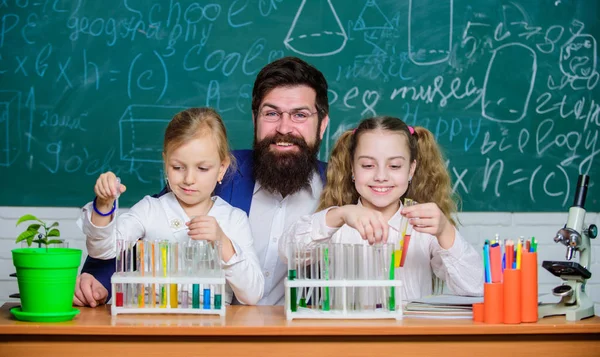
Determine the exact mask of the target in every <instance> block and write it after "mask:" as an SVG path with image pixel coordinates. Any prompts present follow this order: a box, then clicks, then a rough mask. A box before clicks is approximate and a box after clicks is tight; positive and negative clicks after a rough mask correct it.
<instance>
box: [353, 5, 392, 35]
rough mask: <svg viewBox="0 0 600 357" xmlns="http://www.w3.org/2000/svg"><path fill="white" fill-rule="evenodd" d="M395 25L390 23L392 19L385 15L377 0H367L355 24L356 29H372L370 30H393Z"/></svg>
mask: <svg viewBox="0 0 600 357" xmlns="http://www.w3.org/2000/svg"><path fill="white" fill-rule="evenodd" d="M393 29H394V26H392V24H391V23H390V20H388V18H387V17H386V16H385V14H384V13H383V11H381V9H380V8H379V6H378V5H377V2H375V0H367V3H366V4H365V6H364V7H363V8H362V11H361V12H360V15H358V19H357V20H356V24H354V28H353V30H354V31H370V30H393Z"/></svg>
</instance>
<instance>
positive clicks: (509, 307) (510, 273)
mask: <svg viewBox="0 0 600 357" xmlns="http://www.w3.org/2000/svg"><path fill="white" fill-rule="evenodd" d="M503 321H504V323H505V324H518V323H521V270H519V269H505V270H504V317H503Z"/></svg>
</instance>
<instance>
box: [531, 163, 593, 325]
mask: <svg viewBox="0 0 600 357" xmlns="http://www.w3.org/2000/svg"><path fill="white" fill-rule="evenodd" d="M589 180H590V177H589V176H587V175H579V179H578V180H577V189H576V191H575V200H574V202H573V206H571V208H570V209H569V217H568V219H567V224H566V225H565V226H564V227H563V228H561V229H560V230H559V231H558V232H557V233H556V237H554V241H555V242H556V243H559V242H560V243H562V244H564V245H565V246H567V256H566V259H567V260H568V261H567V262H561V261H544V262H543V263H542V267H544V268H545V269H546V270H548V271H549V272H551V273H552V274H554V275H555V276H558V277H559V278H561V279H562V280H564V282H563V284H562V285H559V286H557V287H555V288H554V289H552V294H553V295H555V296H558V297H560V298H561V300H560V301H559V302H558V303H554V304H542V305H540V306H539V309H538V315H539V317H540V318H542V317H546V316H552V315H566V319H567V321H578V320H581V319H584V318H586V317H591V316H594V302H593V301H592V300H591V299H590V298H589V297H588V296H587V294H586V293H585V283H586V281H587V280H588V279H589V278H591V276H592V273H591V272H590V271H589V270H588V268H589V266H590V263H591V246H590V239H592V238H596V235H597V234H598V228H597V227H596V225H595V224H592V225H590V226H589V227H587V228H584V227H583V226H584V223H583V220H584V218H585V208H584V205H585V198H586V195H587V188H588V183H589ZM577 252H579V263H577V262H571V261H570V260H571V259H573V256H575V255H576V254H577Z"/></svg>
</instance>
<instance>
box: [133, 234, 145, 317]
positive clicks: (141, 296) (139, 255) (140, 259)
mask: <svg viewBox="0 0 600 357" xmlns="http://www.w3.org/2000/svg"><path fill="white" fill-rule="evenodd" d="M144 244H145V241H144V240H143V239H140V240H138V241H137V242H136V247H137V249H136V266H137V271H138V274H139V275H140V276H144V272H145V269H146V265H145V264H144V263H145V262H144V258H145V257H144V251H145V250H144ZM135 289H136V290H137V294H136V295H137V305H138V307H140V308H143V307H145V306H146V301H145V297H146V294H145V287H144V284H137V286H136V287H135Z"/></svg>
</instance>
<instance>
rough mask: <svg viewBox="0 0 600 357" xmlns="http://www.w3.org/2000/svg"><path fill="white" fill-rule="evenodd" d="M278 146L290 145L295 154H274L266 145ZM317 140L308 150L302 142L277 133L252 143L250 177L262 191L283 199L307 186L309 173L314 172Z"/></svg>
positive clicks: (317, 147)
mask: <svg viewBox="0 0 600 357" xmlns="http://www.w3.org/2000/svg"><path fill="white" fill-rule="evenodd" d="M278 142H286V143H291V144H294V145H296V146H297V147H298V149H299V150H298V151H289V152H286V151H284V152H274V151H273V150H271V148H270V145H271V144H274V145H275V144H276V143H278ZM320 143H321V140H320V138H319V136H318V135H317V137H316V140H315V144H314V145H312V146H309V145H308V144H307V143H306V141H304V139H302V138H299V137H296V136H293V135H283V134H279V133H277V134H276V135H274V136H269V137H266V138H264V139H263V140H261V141H259V142H257V141H256V136H255V139H254V167H253V169H254V177H255V179H256V181H258V182H259V183H260V184H261V186H262V188H264V189H266V190H267V191H269V192H271V193H275V192H279V193H280V194H281V195H282V196H283V197H285V196H287V195H291V194H293V193H296V192H298V191H300V190H301V189H303V188H304V187H308V186H310V180H311V177H312V173H313V171H314V170H315V169H316V168H317V153H318V152H319V146H320Z"/></svg>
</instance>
